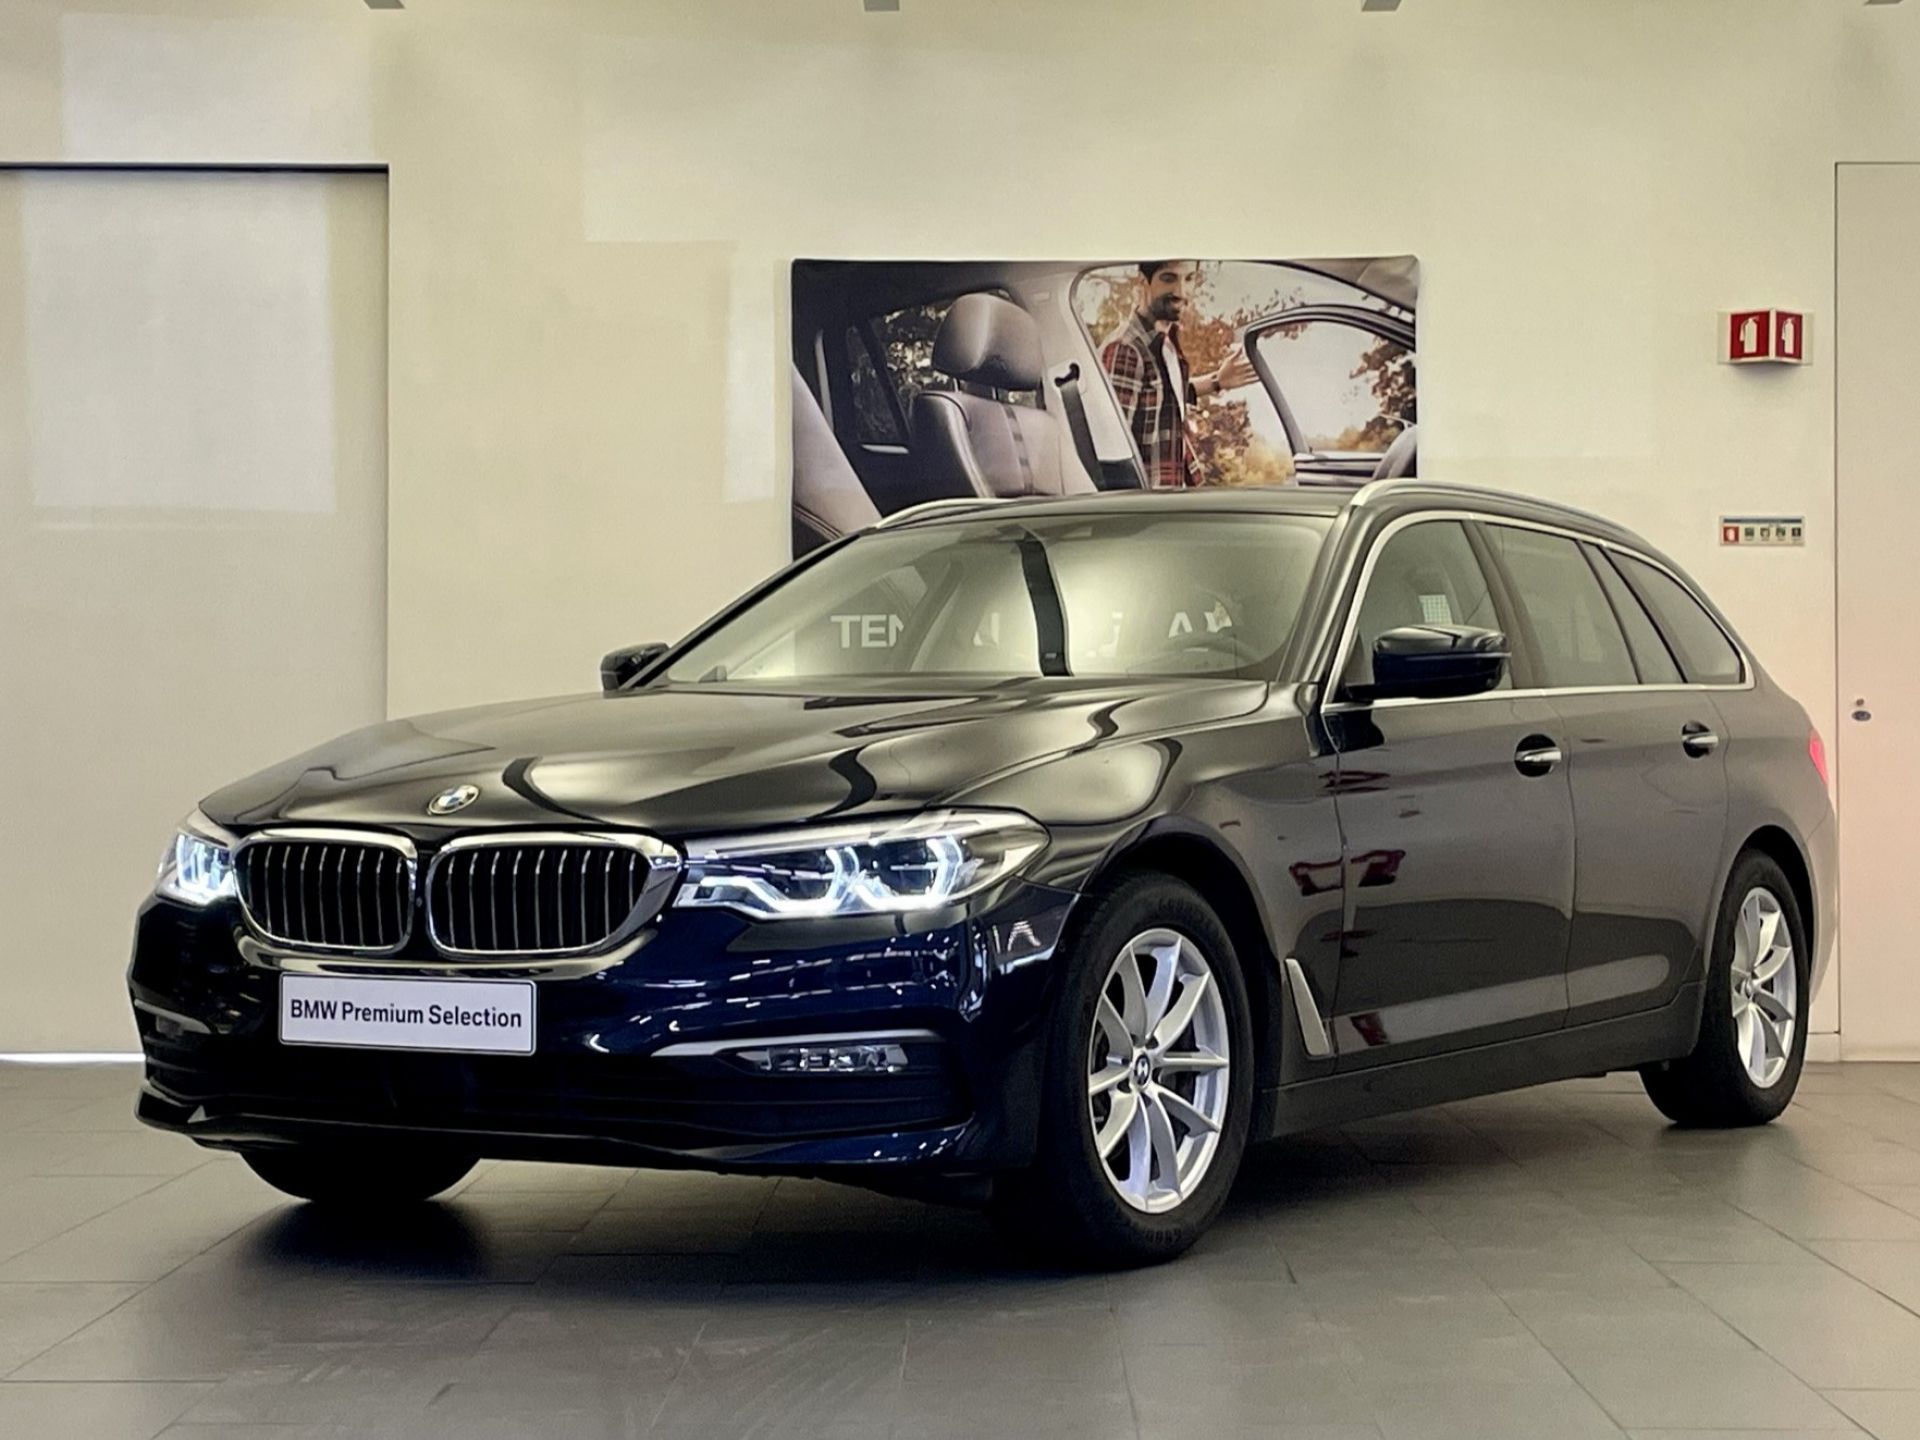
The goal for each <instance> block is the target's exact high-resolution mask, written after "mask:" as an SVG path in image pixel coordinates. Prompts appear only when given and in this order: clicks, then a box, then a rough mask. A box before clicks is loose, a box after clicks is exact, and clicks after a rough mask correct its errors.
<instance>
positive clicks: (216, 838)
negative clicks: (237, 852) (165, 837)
mask: <svg viewBox="0 0 1920 1440" xmlns="http://www.w3.org/2000/svg"><path fill="white" fill-rule="evenodd" d="M232 846H233V837H232V836H231V835H229V834H227V832H226V831H224V830H222V829H221V828H220V827H219V826H218V825H215V824H214V823H213V822H212V821H211V820H209V819H207V817H206V816H204V815H202V814H201V813H200V812H199V811H197V810H196V811H195V812H194V813H193V814H191V815H189V816H188V817H187V818H186V819H185V820H182V821H181V822H180V833H179V834H178V835H175V836H174V837H173V843H172V844H171V845H169V846H168V847H167V853H166V854H164V855H162V856H161V857H160V878H159V879H158V880H156V881H155V882H154V886H153V888H154V893H155V894H158V895H164V896H166V897H167V899H169V900H178V901H180V902H181V903H182V904H186V905H211V904H212V903H213V902H214V901H216V900H225V899H226V898H228V897H229V896H231V895H233V894H234V893H236V892H235V887H234V882H233V849H232Z"/></svg>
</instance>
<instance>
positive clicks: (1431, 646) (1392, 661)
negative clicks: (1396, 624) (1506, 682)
mask: <svg viewBox="0 0 1920 1440" xmlns="http://www.w3.org/2000/svg"><path fill="white" fill-rule="evenodd" d="M1506 673H1507V637H1506V636H1504V635H1502V634H1501V633H1500V632H1499V631H1497V630H1480V629H1476V628H1475V627H1474V626H1471V625H1403V626H1401V627H1400V628H1399V629H1398V630H1389V631H1387V632H1386V633H1385V634H1384V635H1382V636H1381V637H1380V638H1379V639H1378V640H1376V641H1374V642H1373V684H1372V685H1370V686H1368V687H1366V690H1365V697H1364V698H1366V699H1369V700H1392V699H1401V698H1412V699H1420V700H1441V699H1446V698H1448V697H1451V696H1459V695H1478V694H1480V693H1482V692H1483V691H1487V690H1491V689H1493V688H1494V686H1496V685H1498V684H1499V683H1500V677H1501V676H1503V675H1505V674H1506Z"/></svg>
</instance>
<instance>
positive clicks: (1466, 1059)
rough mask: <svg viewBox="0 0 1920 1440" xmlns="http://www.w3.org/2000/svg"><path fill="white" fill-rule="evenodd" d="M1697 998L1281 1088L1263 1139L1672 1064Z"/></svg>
mask: <svg viewBox="0 0 1920 1440" xmlns="http://www.w3.org/2000/svg"><path fill="white" fill-rule="evenodd" d="M1700 998H1701V987H1700V985H1699V984H1697V983H1696V984H1691V985H1683V986H1681V988H1680V989H1679V991H1678V992H1676V993H1675V995H1674V997H1673V999H1672V1000H1670V1001H1668V1002H1667V1003H1666V1004H1665V1005H1663V1006H1662V1007H1661V1008H1660V1009H1658V1010H1649V1011H1646V1012H1645V1013H1643V1014H1639V1015H1621V1016H1617V1017H1615V1018H1614V1019H1611V1020H1599V1021H1595V1022H1594V1023H1593V1024H1590V1025H1576V1026H1572V1027H1570V1028H1568V1029H1565V1030H1554V1031H1550V1032H1548V1033H1547V1034H1544V1035H1528V1036H1525V1037H1524V1038H1522V1039H1519V1040H1503V1041H1500V1042H1499V1043H1497V1044H1493V1045H1477V1046H1474V1047H1473V1048H1472V1049H1468V1050H1456V1051H1453V1052H1451V1053H1449V1054H1445V1055H1431V1056H1428V1057H1426V1058H1424V1059H1420V1060H1408V1061H1405V1062H1403V1063H1401V1064H1398V1065H1381V1066H1374V1067H1371V1068H1369V1069H1365V1070H1356V1071H1353V1072H1351V1073H1348V1074H1345V1075H1341V1074H1333V1075H1328V1076H1324V1077H1322V1078H1319V1079H1315V1080H1302V1081H1300V1082H1298V1083H1297V1084H1293V1085H1286V1086H1282V1087H1280V1088H1279V1089H1277V1090H1274V1091H1271V1092H1269V1094H1270V1098H1271V1112H1272V1114H1273V1117H1274V1118H1273V1128H1272V1129H1271V1130H1270V1131H1269V1132H1268V1136H1267V1138H1272V1137H1274V1136H1278V1135H1292V1134H1295V1133H1297V1132H1299V1131H1302V1130H1315V1129H1318V1128H1320V1127H1321V1126H1323V1125H1340V1124H1344V1123H1346V1122H1348V1121H1351V1120H1365V1119H1367V1118H1368V1117H1369V1116H1373V1115H1389V1114H1392V1113H1393V1112H1395V1111H1397V1110H1417V1109H1419V1108H1420V1107H1421V1106H1424V1105H1444V1104H1445V1103H1446V1102H1448V1101H1449V1100H1466V1099H1470V1098H1472V1097H1473V1096H1475V1095H1494V1094H1498V1093H1499V1092H1500V1091H1502V1090H1519V1089H1523V1088H1524V1087H1526V1086H1529V1085H1544V1084H1546V1083H1547V1082H1548V1081H1551V1080H1571V1079H1575V1078H1576V1077H1579V1076H1582V1075H1595V1074H1600V1073H1602V1072H1604V1071H1608V1070H1631V1069H1636V1068H1637V1067H1639V1066H1641V1065H1648V1064H1651V1063H1653V1062H1654V1061H1657V1060H1677V1059H1679V1058H1680V1057H1681V1056H1683V1055H1686V1054H1687V1053H1689V1052H1690V1051H1691V1050H1692V1049H1693V1047H1694V1043H1695V1039H1696V1037H1697V1036H1698V1035H1699V1033H1700ZM1260 1108H1261V1110H1262V1111H1263V1112H1264V1111H1265V1110H1266V1109H1267V1108H1268V1107H1265V1106H1263V1107H1260Z"/></svg>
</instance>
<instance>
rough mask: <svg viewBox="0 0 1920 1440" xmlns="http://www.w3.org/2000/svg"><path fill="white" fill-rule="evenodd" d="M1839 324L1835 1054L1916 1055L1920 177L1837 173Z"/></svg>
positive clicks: (1916, 170) (1919, 1001)
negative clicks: (1839, 955)
mask: <svg viewBox="0 0 1920 1440" xmlns="http://www.w3.org/2000/svg"><path fill="white" fill-rule="evenodd" d="M1836 183H1837V185H1838V194H1837V197H1836V204H1837V215H1836V219H1837V222H1838V223H1837V233H1838V240H1839V249H1838V256H1837V262H1836V264H1837V277H1836V293H1837V298H1836V302H1835V316H1834V332H1835V333H1834V351H1835V356H1834V363H1835V366H1836V368H1837V371H1838V374H1837V377H1836V394H1837V408H1836V415H1835V426H1836V429H1835V439H1836V457H1835V458H1836V482H1835V484H1836V497H1835V499H1836V504H1835V512H1836V525H1837V534H1836V536H1835V550H1836V561H1835V563H1836V565H1837V569H1838V585H1837V587H1836V588H1837V591H1838V610H1837V621H1838V638H1839V657H1838V668H1837V671H1836V674H1837V678H1838V682H1839V687H1840V694H1839V701H1840V718H1839V734H1838V735H1837V736H1836V737H1835V740H1836V746H1835V779H1836V781H1837V783H1838V787H1839V789H1838V795H1837V803H1838V808H1839V816H1840V903H1841V907H1842V910H1841V914H1842V922H1841V926H1840V939H1841V944H1842V947H1843V949H1844V951H1845V957H1844V961H1843V966H1844V969H1843V973H1842V974H1841V975H1839V976H1838V977H1837V978H1838V980H1839V991H1840V1050H1841V1054H1842V1055H1843V1056H1844V1057H1846V1058H1848V1059H1856V1060H1866V1059H1895V1058H1905V1059H1916V1058H1920V947H1916V945H1915V943H1914V938H1913V936H1914V929H1913V915H1914V909H1913V894H1914V866H1913V856H1914V847H1913V841H1912V834H1913V825H1914V813H1915V808H1916V804H1920V654H1917V653H1916V648H1915V645H1914V640H1913V624H1914V616H1915V614H1916V604H1915V602H1916V598H1920V597H1916V593H1915V590H1916V584H1917V583H1920V582H1916V580H1915V577H1914V546H1915V544H1916V540H1917V539H1920V466H1916V464H1915V459H1914V454H1915V452H1914V428H1913V427H1914V415H1915V411H1916V403H1917V402H1920V165H1842V166H1840V167H1839V174H1838V180H1837V182H1836Z"/></svg>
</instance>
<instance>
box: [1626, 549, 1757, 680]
mask: <svg viewBox="0 0 1920 1440" xmlns="http://www.w3.org/2000/svg"><path fill="white" fill-rule="evenodd" d="M1619 563H1620V568H1621V570H1622V572H1623V573H1624V574H1625V575H1626V577H1627V579H1628V580H1630V581H1631V582H1632V583H1633V588H1634V589H1635V590H1637V591H1638V592H1639V593H1640V595H1641V597H1642V598H1643V599H1645V600H1646V602H1647V608H1648V609H1649V610H1651V611H1652V612H1653V618H1654V620H1655V621H1657V622H1658V623H1659V626H1660V629H1661V630H1662V632H1664V633H1665V635H1666V637H1667V643H1668V644H1670V645H1671V646H1672V647H1673V653H1674V655H1675V656H1676V657H1677V658H1678V659H1679V661H1680V666H1681V668H1682V669H1683V670H1685V671H1686V672H1687V679H1689V680H1691V681H1692V682H1693V683H1694V684H1696V685H1738V684H1739V683H1740V682H1741V680H1743V679H1744V678H1745V669H1744V667H1743V666H1742V665H1741V663H1740V652H1739V651H1738V650H1736V649H1734V648H1733V642H1732V641H1731V640H1729V639H1728V638H1727V632H1726V631H1724V630H1722V629H1721V628H1720V626H1719V624H1718V622H1717V621H1715V620H1714V618H1713V617H1712V616H1711V615H1709V614H1708V613H1707V612H1706V611H1705V609H1703V608H1702V607H1701V604H1700V602H1699V601H1698V600H1696V599H1694V598H1693V596H1691V595H1689V594H1688V593H1687V588H1686V586H1684V585H1682V584H1681V583H1680V582H1679V581H1677V580H1675V579H1674V578H1673V577H1672V576H1671V575H1669V574H1667V572H1666V571H1664V570H1661V569H1659V568H1657V567H1655V566H1652V565H1649V564H1647V563H1646V562H1645V561H1644V560H1635V559H1633V558H1631V557H1630V556H1624V555H1623V556H1621V557H1620V562H1619Z"/></svg>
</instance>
